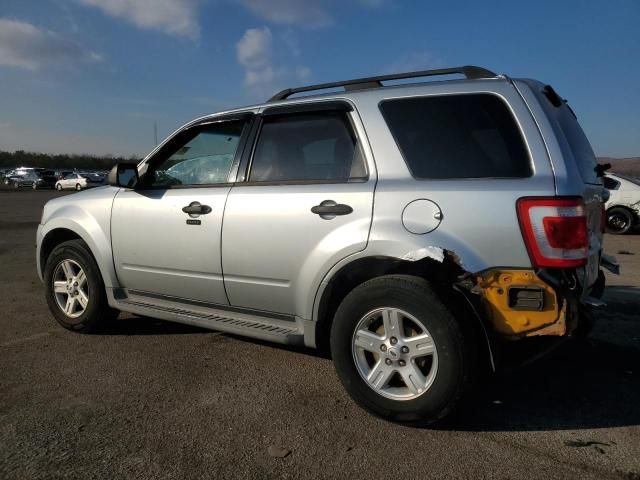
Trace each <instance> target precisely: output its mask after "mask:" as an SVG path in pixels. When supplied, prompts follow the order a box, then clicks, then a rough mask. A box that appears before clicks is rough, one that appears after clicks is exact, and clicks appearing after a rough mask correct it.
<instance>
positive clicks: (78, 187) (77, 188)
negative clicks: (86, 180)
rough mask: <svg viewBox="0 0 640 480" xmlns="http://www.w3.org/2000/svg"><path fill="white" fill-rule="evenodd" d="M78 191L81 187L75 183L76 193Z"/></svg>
mask: <svg viewBox="0 0 640 480" xmlns="http://www.w3.org/2000/svg"><path fill="white" fill-rule="evenodd" d="M80 190H82V187H81V186H80V184H79V183H76V192H79V191H80Z"/></svg>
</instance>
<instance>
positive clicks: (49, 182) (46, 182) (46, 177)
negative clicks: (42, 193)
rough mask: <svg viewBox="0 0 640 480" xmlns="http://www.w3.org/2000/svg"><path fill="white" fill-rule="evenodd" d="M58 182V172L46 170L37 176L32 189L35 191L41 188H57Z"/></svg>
mask: <svg viewBox="0 0 640 480" xmlns="http://www.w3.org/2000/svg"><path fill="white" fill-rule="evenodd" d="M57 181H58V177H56V172H54V171H53V170H44V171H42V172H39V173H37V174H36V178H34V179H33V183H32V184H31V187H32V188H33V189H34V190H37V189H39V188H56V182H57Z"/></svg>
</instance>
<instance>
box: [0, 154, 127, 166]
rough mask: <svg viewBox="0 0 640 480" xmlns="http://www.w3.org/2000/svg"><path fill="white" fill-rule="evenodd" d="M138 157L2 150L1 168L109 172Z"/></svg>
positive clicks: (0, 155) (0, 156)
mask: <svg viewBox="0 0 640 480" xmlns="http://www.w3.org/2000/svg"><path fill="white" fill-rule="evenodd" d="M137 160H139V158H136V157H128V158H127V157H113V156H110V155H109V156H96V155H87V154H80V155H77V154H73V155H72V154H64V153H63V154H58V155H54V154H50V153H36V152H25V151H24V150H16V151H15V152H3V151H1V150H0V168H15V167H44V168H52V169H54V168H60V169H74V168H78V169H88V170H109V169H110V168H111V167H113V166H114V165H115V164H116V163H118V162H124V161H137Z"/></svg>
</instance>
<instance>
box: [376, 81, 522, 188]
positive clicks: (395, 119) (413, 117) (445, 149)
mask: <svg viewBox="0 0 640 480" xmlns="http://www.w3.org/2000/svg"><path fill="white" fill-rule="evenodd" d="M380 109H381V110H382V114H383V116H384V118H385V120H386V122H387V124H388V126H389V129H390V130H391V133H392V134H393V136H394V137H395V139H396V143H397V144H398V147H399V148H400V150H401V152H402V155H403V156H404V159H405V161H406V162H407V166H408V167H409V170H410V171H411V174H412V175H413V176H414V177H416V178H419V179H448V178H522V177H529V176H531V174H532V170H531V162H530V159H529V153H528V151H527V149H526V146H525V144H524V140H523V138H522V135H521V133H520V130H519V129H518V126H517V125H516V123H515V119H514V118H513V115H512V114H511V112H510V111H509V109H508V108H507V105H506V104H505V103H504V102H503V101H502V100H500V98H498V97H497V96H495V95H491V94H464V95H444V96H431V97H417V98H416V97H413V98H403V99H396V100H386V101H384V102H382V103H381V104H380Z"/></svg>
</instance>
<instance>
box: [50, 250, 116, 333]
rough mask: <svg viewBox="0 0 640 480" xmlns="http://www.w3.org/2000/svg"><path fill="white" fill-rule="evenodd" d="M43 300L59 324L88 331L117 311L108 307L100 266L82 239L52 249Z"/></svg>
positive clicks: (112, 317)
mask: <svg viewBox="0 0 640 480" xmlns="http://www.w3.org/2000/svg"><path fill="white" fill-rule="evenodd" d="M44 280H45V290H46V296H47V304H48V305H49V309H50V310H51V313H53V315H54V317H55V318H56V320H57V321H58V323H59V324H60V325H62V326H63V327H64V328H66V329H69V330H74V331H78V332H84V333H90V332H94V331H96V330H98V329H99V328H100V327H102V326H103V325H104V324H105V323H107V322H108V321H109V320H111V319H114V318H115V317H117V315H118V311H117V310H114V309H112V308H110V307H109V304H108V303H107V296H106V293H105V288H104V283H103V282H102V277H101V275H100V270H99V269H98V265H97V264H96V262H95V260H94V259H93V256H92V255H91V253H90V251H89V248H88V247H87V245H86V244H85V243H84V242H83V241H82V240H70V241H68V242H64V243H61V244H60V245H58V246H57V247H56V248H54V249H53V252H51V255H49V258H48V259H47V263H46V266H45V270H44Z"/></svg>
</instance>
